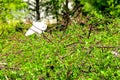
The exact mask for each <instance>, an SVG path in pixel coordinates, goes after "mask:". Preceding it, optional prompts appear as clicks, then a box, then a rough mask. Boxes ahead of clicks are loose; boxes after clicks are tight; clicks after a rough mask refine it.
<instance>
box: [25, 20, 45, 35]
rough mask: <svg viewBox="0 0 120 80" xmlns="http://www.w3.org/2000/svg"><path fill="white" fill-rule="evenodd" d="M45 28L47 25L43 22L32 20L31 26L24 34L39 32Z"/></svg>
mask: <svg viewBox="0 0 120 80" xmlns="http://www.w3.org/2000/svg"><path fill="white" fill-rule="evenodd" d="M46 29H47V25H46V24H45V23H44V22H33V25H32V27H30V28H29V29H28V31H27V32H26V33H25V36H29V35H32V34H34V33H37V34H41V33H42V32H44V31H45V30H46Z"/></svg>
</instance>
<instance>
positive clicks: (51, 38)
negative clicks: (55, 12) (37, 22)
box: [0, 19, 120, 80]
mask: <svg viewBox="0 0 120 80" xmlns="http://www.w3.org/2000/svg"><path fill="white" fill-rule="evenodd" d="M93 23H94V22H93ZM119 25H120V24H119V19H115V20H113V21H112V23H109V24H99V25H97V26H94V25H92V26H93V28H92V31H91V33H90V30H89V26H87V25H84V26H81V25H78V24H75V23H73V24H71V25H69V26H68V28H67V30H66V32H65V33H64V35H63V32H62V31H53V32H52V33H48V32H45V33H44V35H40V36H36V35H31V36H29V37H25V36H24V33H25V31H23V32H21V31H19V32H18V31H14V32H7V34H5V33H6V32H4V33H3V34H2V35H1V36H0V57H1V58H0V69H1V70H0V79H1V80H119V79H120V66H119V64H120V57H119V55H117V56H115V55H114V54H112V51H117V52H118V53H119V51H120V50H119V49H120V46H119V45H120V40H119V39H120V33H119V28H120V26H119ZM6 26H9V25H6ZM22 26H23V25H22ZM89 33H90V35H89ZM88 35H89V37H88Z"/></svg>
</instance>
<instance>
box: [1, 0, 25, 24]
mask: <svg viewBox="0 0 120 80" xmlns="http://www.w3.org/2000/svg"><path fill="white" fill-rule="evenodd" d="M26 7H27V4H26V3H25V2H23V1H22V0H0V12H1V13H0V21H3V22H6V21H9V20H11V19H15V20H16V19H20V18H23V16H24V15H25V12H24V10H25V8H26ZM23 14H24V15H23Z"/></svg>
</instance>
